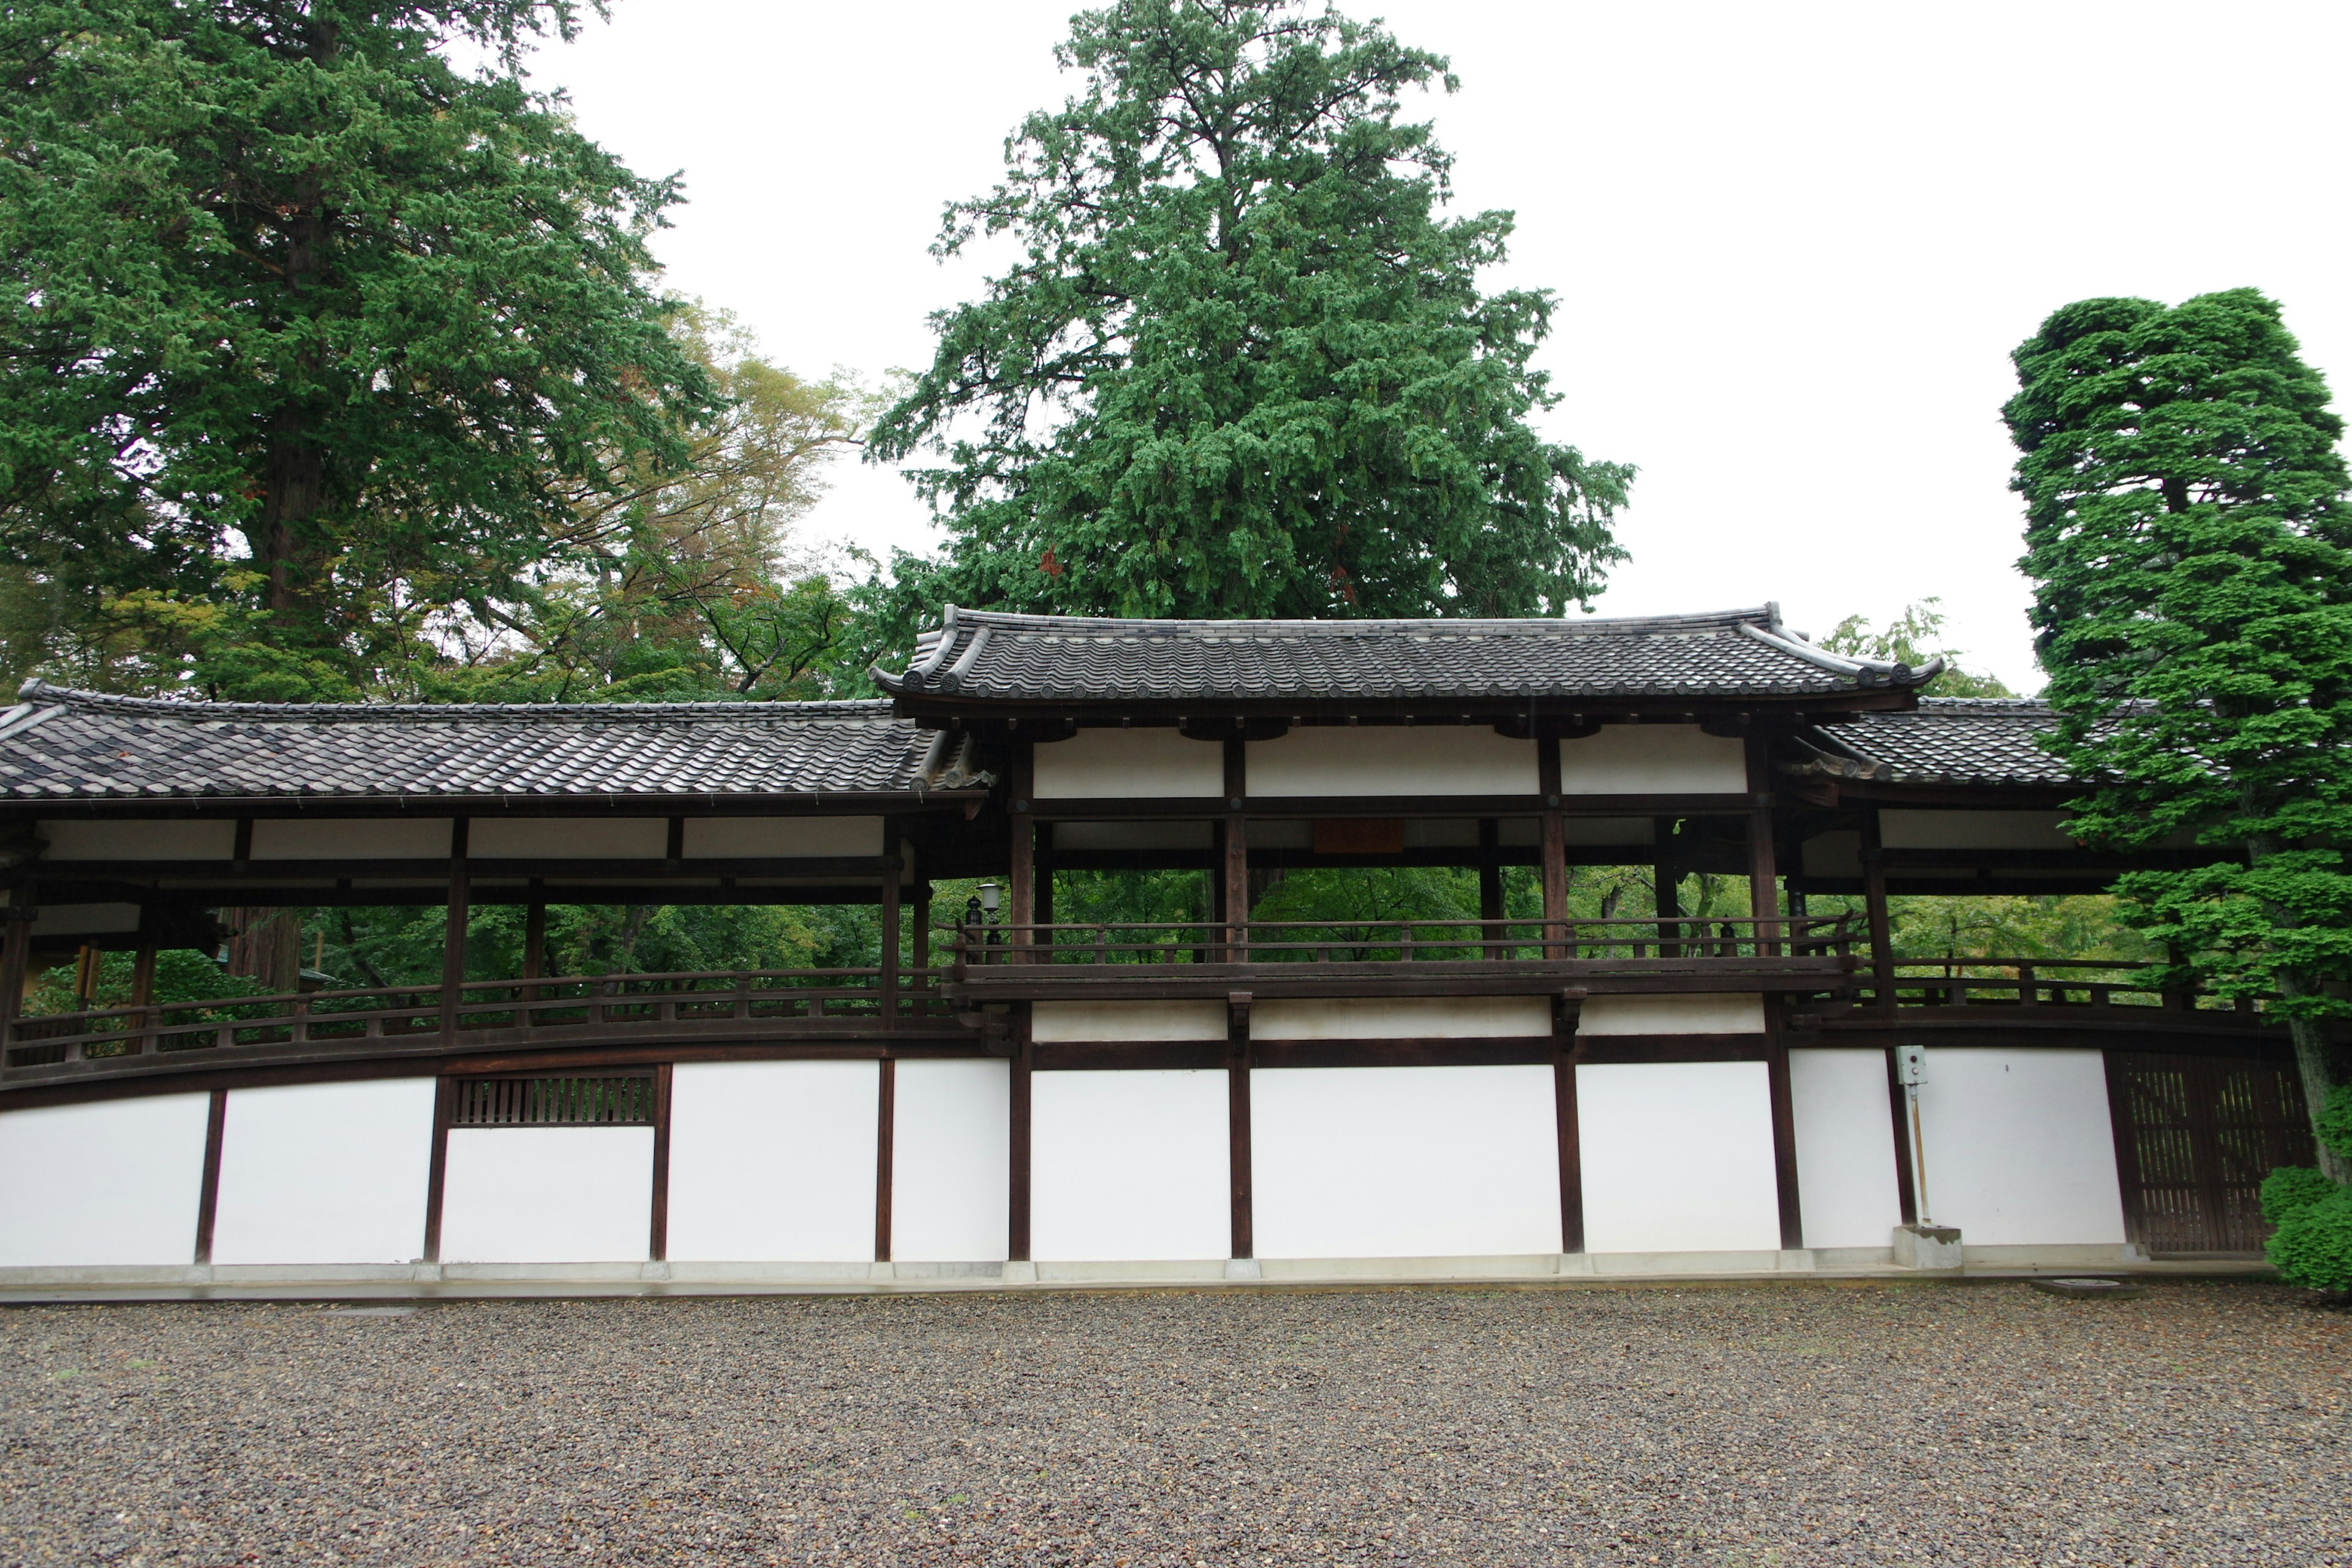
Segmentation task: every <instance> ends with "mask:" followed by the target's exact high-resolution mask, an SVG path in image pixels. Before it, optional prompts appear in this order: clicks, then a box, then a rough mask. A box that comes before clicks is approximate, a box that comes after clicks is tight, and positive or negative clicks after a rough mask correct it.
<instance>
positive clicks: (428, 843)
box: [253, 816, 452, 860]
mask: <svg viewBox="0 0 2352 1568" xmlns="http://www.w3.org/2000/svg"><path fill="white" fill-rule="evenodd" d="M451 827H452V824H451V823H450V821H449V819H448V818H447V817H446V816H441V817H418V818H410V817H399V818H392V819H384V818H378V819H373V820H371V819H369V818H365V817H336V816H309V817H267V816H266V817H262V818H260V819H259V820H257V821H256V822H255V823H254V825H253V858H255V859H257V860H335V859H357V860H446V859H447V858H449V845H450V832H451Z"/></svg>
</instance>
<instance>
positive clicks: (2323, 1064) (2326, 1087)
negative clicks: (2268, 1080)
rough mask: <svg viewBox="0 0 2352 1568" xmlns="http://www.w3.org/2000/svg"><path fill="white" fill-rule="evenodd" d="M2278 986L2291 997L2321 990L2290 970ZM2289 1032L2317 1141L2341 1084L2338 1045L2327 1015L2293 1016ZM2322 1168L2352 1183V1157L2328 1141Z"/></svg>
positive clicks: (2322, 1152)
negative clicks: (2330, 1099)
mask: <svg viewBox="0 0 2352 1568" xmlns="http://www.w3.org/2000/svg"><path fill="white" fill-rule="evenodd" d="M2278 988H2279V994H2280V995H2282V996H2287V997H2299V996H2308V995H2312V994H2315V993H2316V990H2317V988H2316V987H2310V988H2306V987H2305V984H2303V977H2302V976H2300V975H2290V974H2286V973H2281V974H2280V975H2279V977H2278ZM2287 1031H2288V1033H2289V1034H2290V1035H2291V1036H2292V1037H2293V1038H2294V1065H2295V1067H2296V1068H2298V1069H2300V1071H2301V1073H2302V1076H2303V1100H2304V1109H2305V1110H2306V1111H2308V1112H2309V1113H2310V1116H2311V1131H2312V1136H2313V1139H2314V1140H2315V1141H2317V1140H2318V1136H2319V1113H2320V1112H2321V1111H2322V1110H2326V1109H2327V1096H2328V1094H2329V1093H2330V1091H2332V1090H2333V1089H2335V1088H2336V1083H2337V1079H2336V1047H2335V1044H2334V1043H2333V1042H2332V1041H2330V1040H2329V1039H2328V1037H2327V1020H2326V1019H2325V1018H2303V1017H2296V1018H2290V1019H2288V1020H2287ZM2319 1168H2320V1169H2321V1170H2323V1171H2325V1172H2326V1173H2327V1174H2328V1175H2329V1176H2330V1177H2331V1178H2332V1179H2334V1180H2336V1181H2338V1182H2352V1160H2347V1159H2346V1158H2345V1157H2344V1156H2343V1155H2341V1154H2339V1153H2337V1152H2336V1151H2334V1150H2333V1149H2330V1148H2329V1147H2328V1146H2327V1145H2326V1143H2325V1142H2320V1143H2319Z"/></svg>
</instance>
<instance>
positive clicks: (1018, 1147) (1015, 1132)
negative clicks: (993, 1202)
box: [1004, 1005, 1036, 1263]
mask: <svg viewBox="0 0 2352 1568" xmlns="http://www.w3.org/2000/svg"><path fill="white" fill-rule="evenodd" d="M1014 1012H1015V1013H1016V1014H1017V1015H1018V1018H1019V1021H1018V1023H1017V1024H1016V1025H1015V1028H1016V1029H1017V1030H1018V1031H1019V1038H1018V1039H1017V1040H1016V1041H1015V1042H1014V1045H1013V1084H1012V1090H1013V1103H1012V1127H1011V1137H1010V1138H1009V1140H1008V1142H1010V1144H1011V1146H1012V1153H1013V1161H1012V1165H1013V1169H1012V1182H1011V1185H1010V1189H1009V1191H1008V1193H1007V1197H1008V1198H1009V1200H1010V1201H1009V1203H1008V1205H1007V1213H1006V1215H1005V1226H1004V1232H1005V1237H1004V1238H1005V1244H1006V1245H1005V1257H1006V1258H1009V1259H1011V1260H1012V1261H1013V1262H1014V1263H1026V1262H1028V1261H1029V1260H1030V1258H1029V1168H1030V1165H1029V1134H1030V1121H1029V1080H1030V1078H1031V1075H1032V1069H1033V1068H1034V1067H1035V1065H1036V1047H1035V1046H1034V1045H1033V1044H1032V1043H1031V1041H1030V1038H1029V1009H1028V1007H1027V1005H1016V1006H1015V1008H1014Z"/></svg>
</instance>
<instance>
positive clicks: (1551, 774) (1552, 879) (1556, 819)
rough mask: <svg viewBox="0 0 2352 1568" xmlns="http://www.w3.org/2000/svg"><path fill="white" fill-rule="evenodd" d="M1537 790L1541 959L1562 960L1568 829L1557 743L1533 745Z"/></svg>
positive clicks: (1565, 951) (1564, 951)
mask: <svg viewBox="0 0 2352 1568" xmlns="http://www.w3.org/2000/svg"><path fill="white" fill-rule="evenodd" d="M1536 780H1537V788H1538V789H1539V790H1540V791H1541V792H1542V794H1543V800H1544V814H1543V918H1544V941H1545V944H1546V945H1545V948H1544V956H1545V957H1547V958H1566V957H1568V956H1569V955H1570V954H1569V950H1568V948H1567V947H1566V946H1565V945H1563V944H1564V943H1565V942H1566V939H1567V935H1568V828H1567V825H1566V824H1565V823H1564V822H1563V821H1562V820H1561V817H1560V812H1559V801H1560V794H1559V742H1558V741H1557V740H1553V739H1549V738H1547V739H1545V740H1540V741H1538V742H1536Z"/></svg>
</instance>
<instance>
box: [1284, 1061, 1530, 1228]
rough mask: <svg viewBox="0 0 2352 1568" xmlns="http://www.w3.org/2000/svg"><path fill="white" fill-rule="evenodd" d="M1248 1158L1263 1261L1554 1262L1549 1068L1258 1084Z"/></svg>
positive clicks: (1333, 1074)
mask: <svg viewBox="0 0 2352 1568" xmlns="http://www.w3.org/2000/svg"><path fill="white" fill-rule="evenodd" d="M1250 1158H1251V1165H1252V1173H1251V1174H1252V1180H1251V1190H1252V1194H1253V1201H1254V1205H1255V1207H1254V1210H1253V1214H1252V1219H1253V1224H1254V1226H1255V1233H1256V1243H1257V1254H1258V1256H1259V1257H1261V1258H1448V1257H1453V1258H1461V1257H1475V1258H1485V1257H1496V1256H1507V1255H1511V1254H1523V1253H1530V1252H1538V1253H1541V1252H1558V1251H1559V1243H1560V1230H1559V1111H1558V1104H1557V1099H1556V1097H1555V1094H1554V1092H1553V1086H1552V1069H1551V1068H1549V1067H1460V1068H1456V1067H1445V1068H1271V1069H1265V1070H1261V1071H1258V1072H1254V1073H1252V1074H1251V1075H1250Z"/></svg>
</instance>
